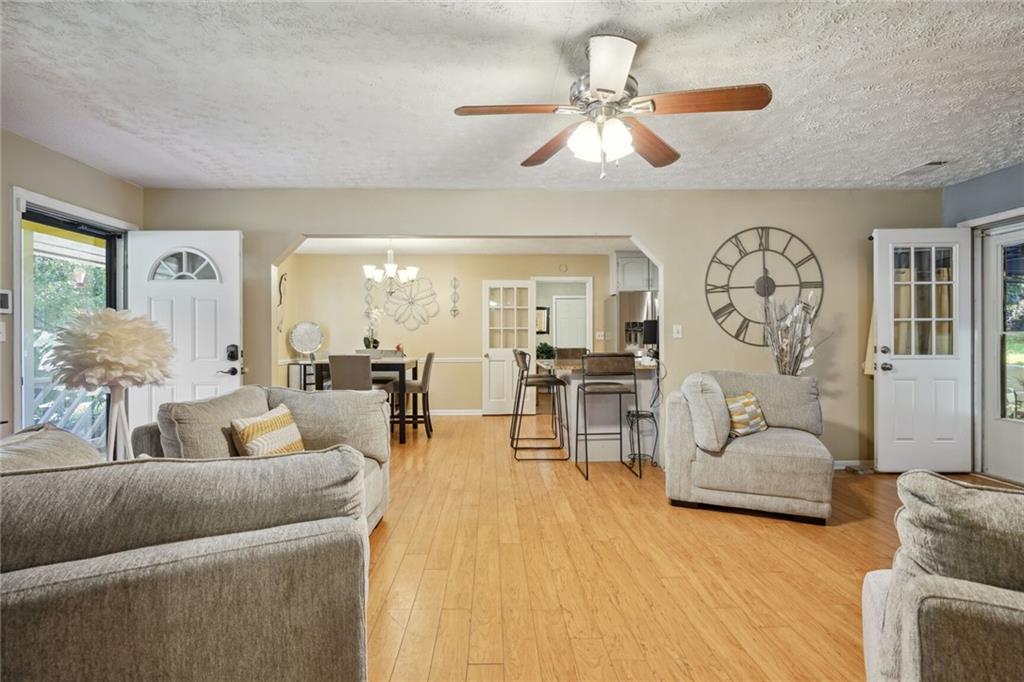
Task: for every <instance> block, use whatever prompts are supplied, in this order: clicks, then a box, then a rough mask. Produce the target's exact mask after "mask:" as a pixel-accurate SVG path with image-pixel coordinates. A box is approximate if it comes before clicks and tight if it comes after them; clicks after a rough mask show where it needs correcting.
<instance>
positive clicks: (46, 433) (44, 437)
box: [0, 424, 103, 471]
mask: <svg viewBox="0 0 1024 682" xmlns="http://www.w3.org/2000/svg"><path fill="white" fill-rule="evenodd" d="M102 461H103V457H102V456H100V453H99V451H97V450H96V448H94V447H93V446H91V445H89V443H87V442H86V441H84V440H82V439H81V438H79V437H78V436H76V435H75V434H73V433H71V432H69V431H65V430H64V429H59V428H57V427H56V426H53V425H52V424H40V425H38V426H31V427H29V428H27V429H25V430H23V431H19V432H18V433H16V434H14V435H13V436H9V437H7V438H5V439H4V440H3V441H0V471H21V470H24V469H51V468H54V467H70V466H78V465H81V464H98V463H100V462H102Z"/></svg>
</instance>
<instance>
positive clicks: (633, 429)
mask: <svg viewBox="0 0 1024 682" xmlns="http://www.w3.org/2000/svg"><path fill="white" fill-rule="evenodd" d="M644 422H648V423H650V425H651V428H652V429H654V443H653V445H652V446H651V451H650V452H649V453H648V452H642V449H643V441H642V440H641V436H642V435H643V433H642V431H641V430H640V427H641V425H642V424H643V423H644ZM626 424H628V425H629V464H626V467H627V468H628V469H629V470H630V471H632V472H633V474H634V475H635V476H636V477H637V478H643V477H644V458H645V457H646V458H647V459H648V460H650V462H651V466H654V467H656V466H658V460H657V459H655V453H656V452H657V451H658V419H657V417H655V416H654V412H652V411H651V410H626ZM634 462H635V463H636V469H634V468H633V464H634Z"/></svg>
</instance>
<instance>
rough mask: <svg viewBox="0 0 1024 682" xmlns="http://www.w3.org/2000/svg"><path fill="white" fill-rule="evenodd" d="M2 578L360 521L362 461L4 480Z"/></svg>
mask: <svg viewBox="0 0 1024 682" xmlns="http://www.w3.org/2000/svg"><path fill="white" fill-rule="evenodd" d="M0 496H2V498H3V501H4V503H3V506H2V508H0V545H2V546H3V553H2V555H0V571H3V572H7V571H13V570H18V569H22V568H29V567H32V566H40V565H43V564H54V563H59V562H63V561H74V560H77V559H86V558H89V557H94V556H100V555H103V554H113V553H115V552H122V551H125V550H130V549H136V548H139V547H149V546H152V545H160V544H165V543H169V542H178V541H182V540H190V539H194V538H203V537H212V536H217V535H226V534H229V533H241V532H245V531H252V530H259V529H263V528H271V527H274V526H283V525H287V524H292V523H301V522H303V521H313V520H317V519H325V518H332V517H337V516H346V517H350V518H358V517H361V516H363V515H364V514H365V508H364V502H363V501H364V492H363V457H362V455H360V454H359V453H358V452H356V451H355V450H353V449H352V448H350V447H348V446H340V447H337V448H332V449H331V450H328V451H326V452H310V453H299V454H294V455H272V456H270V457H234V458H229V459H218V460H209V459H205V460H189V459H162V458H152V459H141V460H129V461H126V462H113V463H103V464H93V465H88V466H79V467H73V468H62V469H48V470H37V471H15V472H10V473H5V474H0Z"/></svg>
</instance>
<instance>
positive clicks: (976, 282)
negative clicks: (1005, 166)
mask: <svg viewBox="0 0 1024 682" xmlns="http://www.w3.org/2000/svg"><path fill="white" fill-rule="evenodd" d="M1021 220H1024V206H1021V207H1019V208H1012V209H1010V210H1008V211H1001V212H999V213H993V214H992V215H987V216H982V217H980V218H971V219H970V220H964V221H961V222H959V223H957V224H956V226H957V228H959V229H966V230H971V237H972V239H971V246H972V251H973V254H972V255H973V265H974V277H973V281H972V283H971V286H972V287H973V290H972V295H971V324H972V325H973V330H974V339H973V341H974V356H973V359H972V364H973V368H972V371H971V375H972V378H973V380H974V388H973V392H972V397H973V402H974V405H975V406H976V407H977V406H983V405H984V403H983V402H982V401H983V399H984V395H985V393H984V377H983V376H982V375H983V374H984V372H983V369H984V366H983V362H982V353H983V351H984V348H985V347H984V341H983V339H982V331H983V330H982V327H983V324H982V323H983V321H984V320H983V318H982V301H983V300H984V295H985V291H984V281H983V279H982V272H981V270H982V267H981V266H982V259H983V256H984V253H983V250H982V244H981V240H982V233H983V232H984V230H986V229H989V228H992V227H993V226H996V225H999V224H1000V223H1002V224H1005V225H1006V226H1007V227H1012V226H1016V225H1019V224H1020V221H1021ZM983 417H984V414H983V409H982V408H978V409H975V410H973V414H972V416H971V420H972V429H973V436H974V438H973V441H974V443H973V444H974V453H973V456H972V457H971V464H972V467H973V469H974V472H975V473H981V472H983V471H984V467H983V466H982V456H983V452H982V436H983V434H982V422H983Z"/></svg>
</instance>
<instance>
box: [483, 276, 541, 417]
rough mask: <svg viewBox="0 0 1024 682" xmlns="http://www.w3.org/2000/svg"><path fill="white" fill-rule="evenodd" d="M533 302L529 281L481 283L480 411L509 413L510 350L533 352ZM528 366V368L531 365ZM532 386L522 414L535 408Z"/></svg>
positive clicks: (512, 373) (511, 388)
mask: <svg viewBox="0 0 1024 682" xmlns="http://www.w3.org/2000/svg"><path fill="white" fill-rule="evenodd" d="M536 301H537V290H536V283H535V282H534V281H533V280H528V279H526V280H484V283H483V317H482V323H483V348H484V357H483V400H482V411H483V413H484V414H511V413H512V408H513V406H514V404H515V391H516V378H517V375H518V370H517V368H516V361H515V357H513V355H512V351H513V350H514V349H520V350H524V351H526V352H527V353H529V354H530V355H531V356H532V355H533V354H534V346H535V338H536V321H535V318H534V309H535V307H536ZM531 369H532V368H531ZM535 393H536V391H535V389H532V388H531V389H529V391H528V392H527V396H526V405H525V410H524V412H525V414H534V413H535V412H536V409H537V405H536V398H535Z"/></svg>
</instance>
